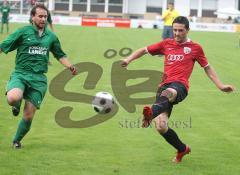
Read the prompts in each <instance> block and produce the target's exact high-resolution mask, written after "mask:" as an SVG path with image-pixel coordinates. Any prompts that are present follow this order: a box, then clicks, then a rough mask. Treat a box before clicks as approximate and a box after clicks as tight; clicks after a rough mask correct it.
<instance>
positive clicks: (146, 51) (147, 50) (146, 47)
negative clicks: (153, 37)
mask: <svg viewBox="0 0 240 175" xmlns="http://www.w3.org/2000/svg"><path fill="white" fill-rule="evenodd" d="M145 51H146V52H147V53H148V54H150V53H149V52H148V49H147V47H145ZM150 55H151V54H150Z"/></svg>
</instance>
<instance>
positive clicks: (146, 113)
mask: <svg viewBox="0 0 240 175" xmlns="http://www.w3.org/2000/svg"><path fill="white" fill-rule="evenodd" d="M151 121H152V108H151V107H150V106H144V108H143V120H142V127H143V128H147V127H148V126H149V125H150V123H151Z"/></svg>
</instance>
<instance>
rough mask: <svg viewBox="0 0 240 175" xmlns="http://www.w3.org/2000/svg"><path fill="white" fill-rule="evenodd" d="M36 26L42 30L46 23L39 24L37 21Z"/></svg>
mask: <svg viewBox="0 0 240 175" xmlns="http://www.w3.org/2000/svg"><path fill="white" fill-rule="evenodd" d="M35 26H36V27H37V28H38V29H40V30H42V29H44V28H45V26H46V23H39V24H37V23H36V22H35Z"/></svg>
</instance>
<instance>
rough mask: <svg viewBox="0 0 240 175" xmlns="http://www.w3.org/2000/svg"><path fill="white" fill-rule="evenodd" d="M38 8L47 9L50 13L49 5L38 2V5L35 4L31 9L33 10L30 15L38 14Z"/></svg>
mask: <svg viewBox="0 0 240 175" xmlns="http://www.w3.org/2000/svg"><path fill="white" fill-rule="evenodd" d="M37 8H40V9H43V10H46V11H47V14H49V12H48V9H47V7H45V6H44V5H43V4H36V5H34V6H33V8H32V10H31V12H30V15H31V16H35V15H36V9H37Z"/></svg>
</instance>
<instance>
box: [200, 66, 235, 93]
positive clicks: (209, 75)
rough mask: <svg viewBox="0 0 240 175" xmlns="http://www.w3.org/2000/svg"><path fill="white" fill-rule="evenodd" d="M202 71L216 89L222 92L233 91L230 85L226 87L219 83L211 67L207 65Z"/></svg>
mask: <svg viewBox="0 0 240 175" xmlns="http://www.w3.org/2000/svg"><path fill="white" fill-rule="evenodd" d="M204 70H205V72H206V74H207V76H208V77H209V78H210V79H211V80H212V82H213V83H214V84H215V85H216V86H217V88H218V89H220V90H221V91H223V92H232V91H234V89H235V88H234V87H233V86H232V85H226V84H223V83H222V82H221V80H220V79H219V78H218V76H217V73H216V72H215V70H214V69H213V67H212V66H210V65H207V66H206V67H204Z"/></svg>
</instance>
